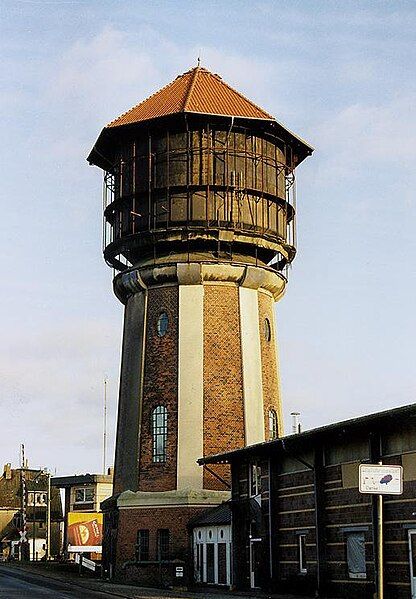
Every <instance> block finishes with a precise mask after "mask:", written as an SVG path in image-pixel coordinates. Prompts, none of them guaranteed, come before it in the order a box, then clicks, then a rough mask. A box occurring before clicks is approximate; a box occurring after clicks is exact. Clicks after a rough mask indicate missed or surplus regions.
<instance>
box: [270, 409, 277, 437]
mask: <svg viewBox="0 0 416 599" xmlns="http://www.w3.org/2000/svg"><path fill="white" fill-rule="evenodd" d="M269 439H270V440H272V439H277V414H276V412H275V410H269Z"/></svg>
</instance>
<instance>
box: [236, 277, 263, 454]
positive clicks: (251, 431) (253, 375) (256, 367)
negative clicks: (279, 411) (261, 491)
mask: <svg viewBox="0 0 416 599" xmlns="http://www.w3.org/2000/svg"><path fill="white" fill-rule="evenodd" d="M239 293H240V323H241V355H242V361H243V393H244V426H245V435H246V445H252V444H253V443H261V442H262V441H264V407H263V383H262V368H261V349H260V326H259V306H258V292H257V290H255V289H247V288H244V287H240V290H239Z"/></svg>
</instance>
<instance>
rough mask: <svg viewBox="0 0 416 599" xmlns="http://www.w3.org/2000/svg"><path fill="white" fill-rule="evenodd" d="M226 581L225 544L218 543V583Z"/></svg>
mask: <svg viewBox="0 0 416 599" xmlns="http://www.w3.org/2000/svg"><path fill="white" fill-rule="evenodd" d="M226 583H227V546H226V544H225V543H218V584H226Z"/></svg>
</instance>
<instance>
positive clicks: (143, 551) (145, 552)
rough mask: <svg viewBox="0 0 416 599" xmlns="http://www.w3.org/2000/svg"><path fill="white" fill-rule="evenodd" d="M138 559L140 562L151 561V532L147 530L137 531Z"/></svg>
mask: <svg viewBox="0 0 416 599" xmlns="http://www.w3.org/2000/svg"><path fill="white" fill-rule="evenodd" d="M136 559H137V561H139V562H148V561H149V531H148V530H147V529H140V530H138V531H137V545H136Z"/></svg>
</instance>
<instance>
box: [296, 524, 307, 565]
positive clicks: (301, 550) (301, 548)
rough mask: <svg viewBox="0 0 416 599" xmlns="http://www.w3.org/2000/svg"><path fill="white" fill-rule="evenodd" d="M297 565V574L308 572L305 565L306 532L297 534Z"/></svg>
mask: <svg viewBox="0 0 416 599" xmlns="http://www.w3.org/2000/svg"><path fill="white" fill-rule="evenodd" d="M298 565H299V574H306V573H307V572H308V568H307V565H306V533H300V534H299V535H298Z"/></svg>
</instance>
